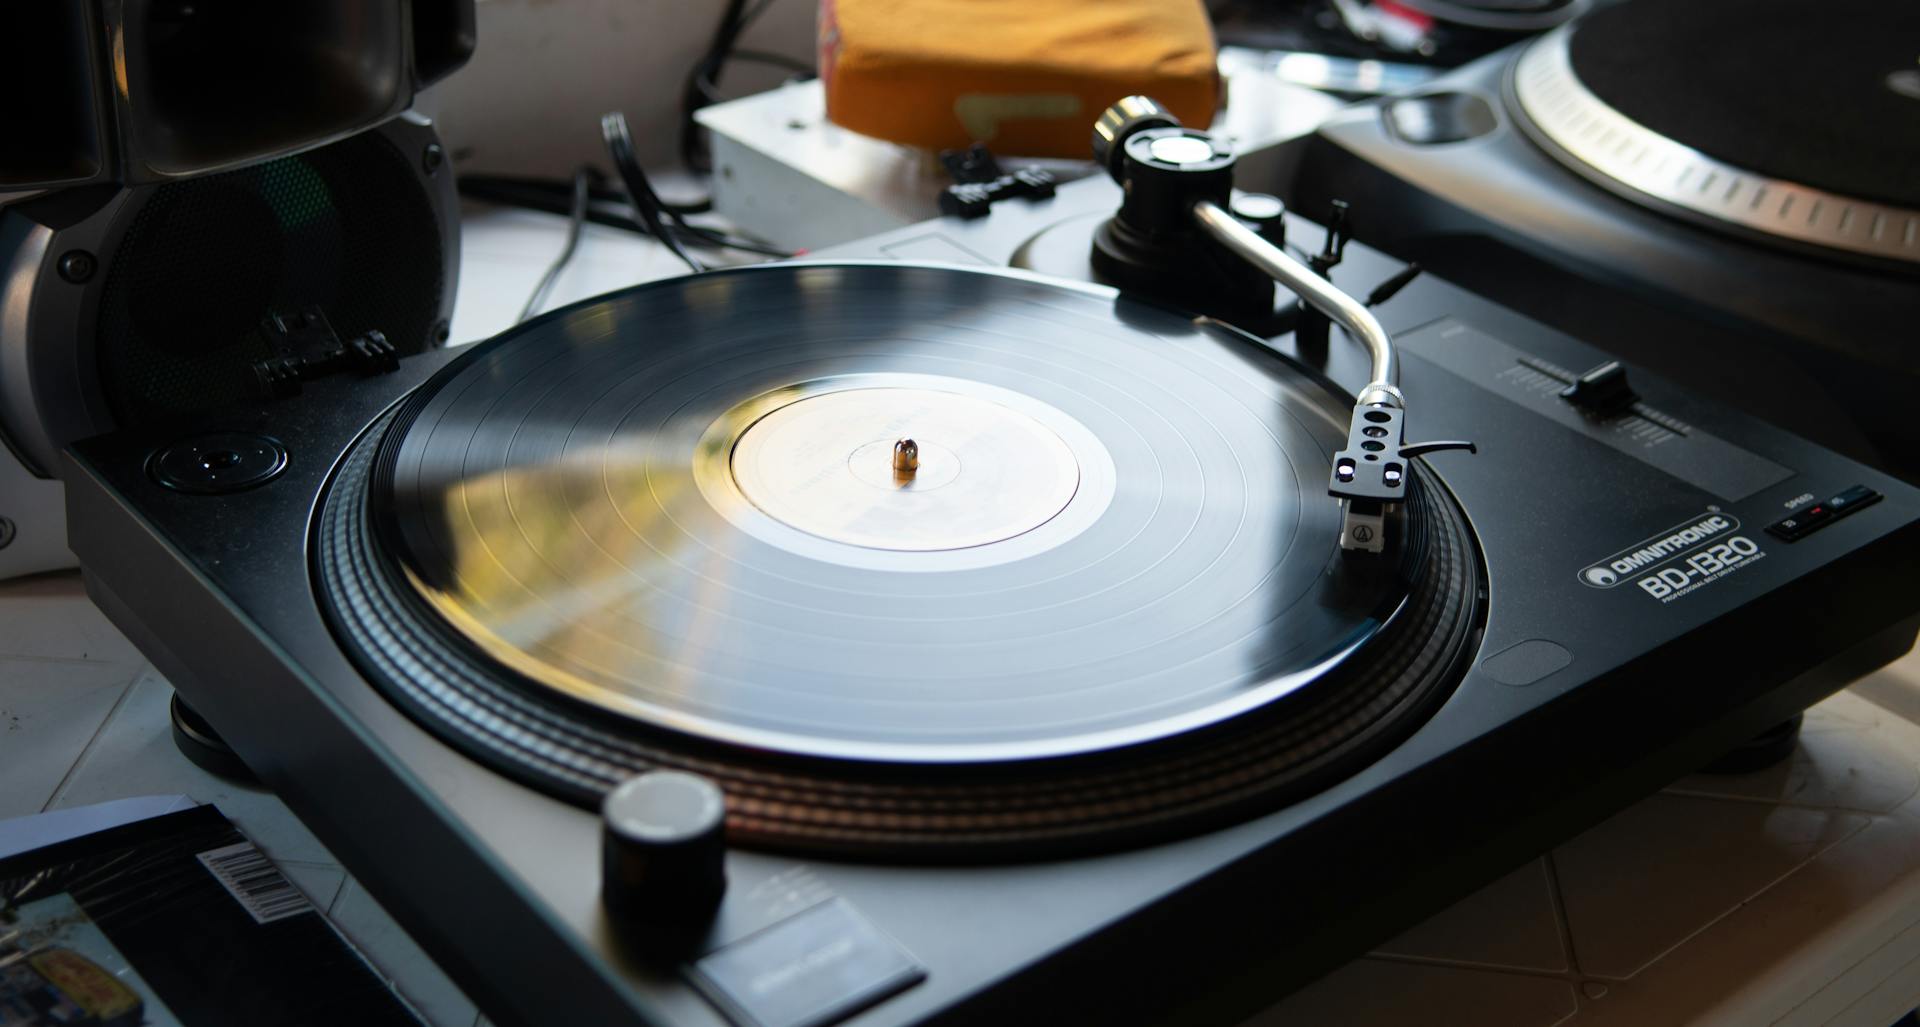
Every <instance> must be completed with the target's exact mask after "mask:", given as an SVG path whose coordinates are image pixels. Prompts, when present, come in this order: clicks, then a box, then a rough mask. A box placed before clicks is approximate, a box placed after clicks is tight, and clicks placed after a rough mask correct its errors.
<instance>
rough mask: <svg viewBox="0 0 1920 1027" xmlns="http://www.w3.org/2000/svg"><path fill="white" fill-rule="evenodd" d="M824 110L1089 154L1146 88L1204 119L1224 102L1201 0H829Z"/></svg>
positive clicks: (962, 142) (1032, 149) (944, 136)
mask: <svg viewBox="0 0 1920 1027" xmlns="http://www.w3.org/2000/svg"><path fill="white" fill-rule="evenodd" d="M820 77H821V79H822V80H823V81H824V82H825V85H826V92H827V117H828V118H829V119H831V120H832V121H833V122H834V123H836V124H838V125H842V126H844V127H846V128H850V129H852V130H854V131H856V132H860V133H863V134H866V135H870V136H874V137H876V138H880V139H889V140H892V141H894V142H899V143H906V144H908V145H910V146H923V147H929V148H935V149H957V148H960V147H965V146H968V145H970V144H972V143H976V142H979V143H985V144H987V145H988V146H989V147H991V148H992V149H993V150H994V152H996V153H1001V154H1009V155H1021V156H1030V157H1085V156H1086V155H1087V146H1088V138H1089V137H1090V136H1091V134H1092V131H1093V121H1094V119H1095V118H1097V117H1099V115H1100V112H1101V111H1102V110H1105V109H1106V107H1107V106H1108V105H1109V104H1111V103H1113V102H1114V101H1115V100H1118V99H1120V98H1121V97H1123V96H1130V95H1132V94H1135V93H1143V94H1145V95H1147V96H1151V97H1153V98H1154V99H1156V100H1158V101H1160V103H1161V104H1162V105H1164V106H1165V107H1166V108H1167V109H1168V110H1170V111H1172V112H1173V114H1174V116H1175V117H1178V118H1179V119H1180V121H1181V123H1183V124H1187V125H1192V126H1194V127H1196V128H1204V127H1206V126H1207V124H1208V123H1210V122H1211V121H1212V120H1213V112H1214V110H1215V108H1217V107H1218V106H1219V102H1220V77H1219V71H1218V67H1217V65H1216V63H1215V54H1214V42H1213V28H1212V26H1211V25H1210V24H1209V23H1208V21H1207V14H1206V10H1205V8H1204V7H1202V5H1201V0H822V2H821V6H820Z"/></svg>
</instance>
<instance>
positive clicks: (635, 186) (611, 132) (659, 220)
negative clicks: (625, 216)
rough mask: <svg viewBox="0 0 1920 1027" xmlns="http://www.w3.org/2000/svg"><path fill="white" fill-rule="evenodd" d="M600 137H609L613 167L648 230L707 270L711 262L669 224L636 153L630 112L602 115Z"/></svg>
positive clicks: (697, 267) (690, 263) (693, 264)
mask: <svg viewBox="0 0 1920 1027" xmlns="http://www.w3.org/2000/svg"><path fill="white" fill-rule="evenodd" d="M600 137H601V138H602V139H604V140H606V143H607V153H608V154H609V155H611V156H612V157H613V170H614V171H615V172H616V173H617V174H619V176H620V181H622V182H625V183H626V186H627V197H628V198H629V199H631V200H632V201H633V209H634V212H635V213H637V214H639V215H640V220H641V221H642V222H644V223H645V224H646V226H647V231H649V232H651V233H653V237H654V238H655V239H658V240H660V242H661V243H663V244H665V246H666V247H667V249H669V250H672V251H673V255H674V256H676V257H679V258H680V259H681V260H682V261H684V262H685V263H686V265H687V266H688V267H690V268H692V269H693V271H694V273H695V274H698V273H699V272H701V271H705V270H706V269H707V266H706V265H705V264H702V263H700V262H699V261H698V260H695V259H694V257H693V254H691V253H688V252H687V249H686V247H684V246H682V245H680V239H679V237H678V236H677V235H676V234H675V233H674V232H673V231H672V230H671V229H669V228H668V227H667V225H666V223H665V221H666V218H665V216H663V213H664V212H663V211H662V210H661V207H660V197H659V196H657V195H655V194H654V191H653V185H652V184H651V183H649V182H648V181H647V173H646V171H645V170H644V169H642V168H641V167H640V160H639V158H638V157H636V156H634V152H633V133H632V132H630V131H629V130H628V129H627V116H626V115H625V114H622V113H620V112H619V111H611V112H609V113H607V114H605V115H602V116H601V118H600Z"/></svg>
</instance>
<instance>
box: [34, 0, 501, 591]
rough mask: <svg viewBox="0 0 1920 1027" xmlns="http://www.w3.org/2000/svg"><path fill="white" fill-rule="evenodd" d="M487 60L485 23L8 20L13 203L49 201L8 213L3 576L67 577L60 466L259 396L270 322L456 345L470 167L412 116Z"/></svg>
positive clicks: (467, 7)
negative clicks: (462, 208) (135, 432)
mask: <svg viewBox="0 0 1920 1027" xmlns="http://www.w3.org/2000/svg"><path fill="white" fill-rule="evenodd" d="M28 37H30V38H31V40H32V42H31V43H30V42H29V41H28ZM472 48H473V0H411V2H409V0H326V2H317V0H273V2H262V0H92V2H77V0H13V2H11V3H7V4H0V104H4V105H5V107H6V109H7V110H8V112H9V114H12V113H13V112H14V111H15V109H16V108H18V109H19V110H20V111H22V112H24V116H23V117H21V118H20V119H18V120H15V121H13V122H12V123H10V124H9V125H8V131H9V134H10V138H9V141H8V143H7V145H5V146H0V193H5V192H7V191H9V190H16V189H21V188H22V187H30V189H31V191H29V192H20V193H15V194H14V195H13V196H12V197H11V198H10V199H9V200H8V201H6V202H4V203H0V444H3V445H0V578H7V577H12V576H14V575H17V574H24V573H31V572H33V571H37V570H44V569H48V568H52V567H58V566H64V565H69V564H70V562H71V557H70V556H68V555H67V553H66V548H65V531H64V520H63V517H62V516H61V515H60V512H59V508H60V503H61V497H60V492H59V485H58V482H57V481H54V480H52V479H53V478H54V477H55V476H56V475H57V474H58V472H59V468H60V461H59V451H60V449H61V448H62V447H63V446H65V445H66V444H67V443H68V442H71V441H73V440H75V439H78V438H83V437H86V436H88V435H93V434H98V433H100V432H103V431H107V430H109V429H114V428H139V427H146V426H152V427H153V429H154V430H155V431H161V430H164V426H165V425H166V424H167V423H169V422H171V421H174V420H176V419H183V418H188V417H191V416H193V415H194V414H196V413H198V412H201V411H205V410H210V409H215V408H218V407H222V406H227V405H231V404H234V403H238V402H243V401H247V400H249V399H253V398H257V397H258V396H259V395H260V393H261V388H262V380H261V374H260V370H259V369H260V367H261V366H262V362H263V361H265V360H269V359H270V358H272V357H274V356H275V355H276V351H275V349H274V345H273V342H272V340H270V339H269V338H268V337H267V335H266V333H265V332H264V331H263V325H265V324H266V323H267V322H268V321H269V320H270V319H272V318H275V317H278V316H286V315H297V314H300V313H302V312H306V311H312V310H314V309H316V308H317V309H318V310H319V311H320V313H321V314H322V315H323V317H324V320H325V322H326V323H327V324H328V325H330V327H331V329H332V331H333V332H334V334H336V335H337V336H338V337H339V338H340V339H343V340H346V339H352V338H356V337H359V336H363V335H365V334H366V333H368V332H378V333H380V335H381V336H383V337H384V338H385V339H386V340H387V342H389V343H390V344H391V345H392V346H393V348H394V349H395V350H396V351H397V353H398V354H399V355H401V356H404V355H406V354H409V353H417V352H420V351H422V350H425V349H428V348H431V347H435V346H438V345H440V344H442V343H443V342H445V341H446V339H447V336H448V333H449V327H450V325H449V319H450V318H451V316H452V310H453V297H454V285H455V281H456V278H457V275H458V270H459V238H458V213H459V212H458V201H457V198H456V195H455V191H454V181H453V169H452V168H451V166H449V163H448V161H447V160H446V157H445V153H444V151H443V150H442V148H441V145H440V142H439V140H438V138H437V137H436V136H435V134H434V131H433V127H432V125H431V124H430V123H429V122H428V121H427V120H426V119H424V118H421V117H419V116H417V115H415V114H412V113H408V112H406V109H407V107H408V106H409V105H410V104H411V102H412V99H413V95H414V91H415V89H416V88H418V87H419V86H421V85H422V84H424V83H426V82H430V81H432V80H434V79H436V78H438V77H440V76H443V75H445V74H447V73H449V72H451V71H453V70H454V69H455V68H457V67H459V66H460V64H462V63H463V62H464V61H465V60H466V58H467V55H468V54H469V53H470V52H471V51H472ZM29 49H31V50H33V51H34V54H35V55H36V56H37V57H38V58H39V59H37V60H33V61H26V60H24V56H25V54H26V51H27V50H29ZM55 55H57V56H58V57H59V60H56V61H54V62H53V63H52V65H51V66H50V65H49V62H48V61H47V60H46V59H45V58H46V57H48V56H55ZM15 58H22V59H15ZM62 62H64V63H62ZM28 65H31V66H32V68H33V69H34V71H33V73H34V74H35V75H37V76H39V77H40V78H41V79H48V80H54V79H57V80H58V82H57V83H56V84H55V85H52V86H50V85H49V84H48V82H47V81H37V82H35V83H32V88H31V89H28V90H25V91H22V90H21V89H20V88H18V87H20V86H22V85H23V84H26V83H24V82H22V81H11V80H14V79H23V77H24V76H25V75H26V72H24V71H23V70H22V69H23V68H25V67H27V66H28ZM23 96H24V97H30V98H32V102H27V101H22V100H21V99H19V98H21V97H23ZM22 126H24V128H23V127H22Z"/></svg>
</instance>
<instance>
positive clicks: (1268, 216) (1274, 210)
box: [1227, 193, 1287, 246]
mask: <svg viewBox="0 0 1920 1027" xmlns="http://www.w3.org/2000/svg"><path fill="white" fill-rule="evenodd" d="M1227 209H1228V210H1231V211H1232V212H1233V216H1234V217H1236V218H1239V219H1240V223H1241V224H1244V225H1246V226H1247V227H1248V228H1251V229H1253V230H1254V231H1256V232H1259V233H1260V237H1261V238H1263V239H1265V240H1266V241H1268V242H1270V243H1272V244H1274V245H1275V246H1285V245H1286V244H1287V205H1286V204H1285V203H1284V202H1282V201H1281V199H1280V197H1278V196H1269V195H1267V194H1266V193H1234V194H1233V203H1232V204H1231V205H1230V206H1229V207H1228V208H1227Z"/></svg>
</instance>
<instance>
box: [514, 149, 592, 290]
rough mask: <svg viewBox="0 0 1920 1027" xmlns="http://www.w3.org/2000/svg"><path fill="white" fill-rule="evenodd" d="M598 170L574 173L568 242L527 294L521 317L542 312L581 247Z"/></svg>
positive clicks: (569, 211)
mask: <svg viewBox="0 0 1920 1027" xmlns="http://www.w3.org/2000/svg"><path fill="white" fill-rule="evenodd" d="M593 175H594V171H593V169H592V168H589V167H582V168H581V169H580V170H578V171H575V172H574V173H573V202H572V205H571V207H570V208H569V209H568V211H567V242H566V245H564V246H562V247H560V255H559V256H558V257H555V258H554V260H553V264H552V266H550V267H548V268H547V273H546V274H544V275H541V276H540V284H539V285H536V286H534V287H533V295H531V296H528V297H527V305H526V306H524V307H521V308H520V320H521V321H525V320H526V319H527V318H530V317H532V316H533V315H534V314H536V313H539V311H540V306H541V304H543V303H545V302H546V301H547V293H549V292H551V291H552V290H553V283H554V282H556V281H558V280H559V278H560V272H561V270H562V269H564V268H565V267H566V266H567V262H568V261H570V260H572V259H573V253H574V251H575V250H577V249H579V248H580V230H581V228H582V227H584V226H585V225H586V222H587V191H588V187H589V186H591V185H592V184H593V181H592V180H593Z"/></svg>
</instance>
